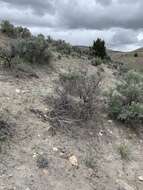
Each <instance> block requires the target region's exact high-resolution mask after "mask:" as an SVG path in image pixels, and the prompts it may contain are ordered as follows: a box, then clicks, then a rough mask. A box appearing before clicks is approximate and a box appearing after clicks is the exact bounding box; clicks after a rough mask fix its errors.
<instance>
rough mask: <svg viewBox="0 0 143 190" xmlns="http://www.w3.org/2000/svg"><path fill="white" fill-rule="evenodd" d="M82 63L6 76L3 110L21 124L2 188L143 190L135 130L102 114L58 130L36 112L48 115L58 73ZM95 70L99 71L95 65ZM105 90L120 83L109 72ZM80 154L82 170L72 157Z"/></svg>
mask: <svg viewBox="0 0 143 190" xmlns="http://www.w3.org/2000/svg"><path fill="white" fill-rule="evenodd" d="M80 62H81V60H79V59H78V60H76V59H74V60H73V59H67V58H63V59H62V60H61V61H59V62H56V63H54V64H56V67H55V68H56V69H50V70H49V69H48V68H47V67H46V66H45V67H44V68H41V69H40V70H39V69H38V68H37V69H36V68H35V70H34V71H35V72H36V74H37V75H38V76H39V78H28V77H26V78H16V77H14V76H13V75H11V74H10V73H7V72H4V71H1V72H0V89H1V90H0V105H1V110H2V111H3V112H5V114H6V115H8V117H9V119H11V118H13V120H14V122H15V123H16V125H15V128H16V132H15V136H14V138H13V139H12V140H10V141H9V143H7V144H5V145H3V146H2V152H1V154H0V190H60V189H61V190H81V189H82V190H132V189H134V190H142V189H143V181H142V180H141V176H143V163H142V161H143V150H142V149H143V140H142V138H141V135H140V136H138V135H137V134H136V133H135V132H134V131H132V130H131V129H129V128H127V127H125V126H122V125H121V124H118V123H115V122H114V121H112V120H110V119H109V118H108V116H107V114H105V113H104V111H103V113H100V117H99V118H98V120H97V121H96V122H89V123H84V124H83V125H75V126H71V127H69V128H68V129H65V128H64V129H63V128H60V127H59V128H57V129H56V130H55V131H53V130H52V131H51V129H52V128H51V124H50V122H48V121H44V120H43V119H42V118H40V117H38V116H37V115H36V114H34V113H33V112H31V111H30V110H31V109H34V110H36V109H38V110H40V111H42V113H44V112H46V111H47V110H48V109H50V107H48V105H47V104H46V103H45V101H44V100H45V97H47V96H49V95H50V94H52V93H53V89H54V86H55V85H56V80H57V79H58V73H59V72H63V71H65V70H66V69H67V68H68V66H69V65H71V64H73V65H74V63H75V65H76V64H78V63H80ZM89 69H90V70H91V71H92V72H94V70H96V69H95V68H94V67H92V66H91V68H89ZM104 70H105V71H104V82H103V87H104V88H105V89H106V90H107V89H108V88H109V87H111V86H112V85H113V83H114V81H115V79H114V76H113V74H112V71H111V70H110V69H108V68H106V67H105V68H104ZM123 143H125V144H126V145H127V146H128V147H129V150H130V155H129V160H123V159H122V158H121V155H120V154H119V151H118V147H119V146H120V145H121V144H123ZM37 155H43V156H44V157H45V158H46V159H47V160H48V167H46V168H39V167H38V166H37ZM72 155H74V156H75V157H76V158H77V161H78V167H75V166H73V165H72V164H71V163H70V161H69V157H70V156H72Z"/></svg>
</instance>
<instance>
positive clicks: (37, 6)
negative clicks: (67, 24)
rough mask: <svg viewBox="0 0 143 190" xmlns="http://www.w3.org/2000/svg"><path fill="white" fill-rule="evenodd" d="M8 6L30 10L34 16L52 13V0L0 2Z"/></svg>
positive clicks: (2, 0)
mask: <svg viewBox="0 0 143 190" xmlns="http://www.w3.org/2000/svg"><path fill="white" fill-rule="evenodd" d="M0 2H3V3H7V4H8V5H10V6H13V7H18V8H23V9H25V8H31V9H32V10H33V11H34V12H35V13H36V14H45V13H46V12H47V13H51V14H53V13H54V10H55V9H54V0H0Z"/></svg>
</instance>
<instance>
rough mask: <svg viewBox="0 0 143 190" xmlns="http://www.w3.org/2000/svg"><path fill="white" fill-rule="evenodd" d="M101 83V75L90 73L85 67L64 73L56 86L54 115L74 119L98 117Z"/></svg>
mask: <svg viewBox="0 0 143 190" xmlns="http://www.w3.org/2000/svg"><path fill="white" fill-rule="evenodd" d="M100 84H101V77H100V76H99V75H90V74H89V73H88V72H87V71H86V70H84V69H81V70H80V69H79V70H74V71H69V72H68V73H66V74H62V75H61V76H60V84H59V86H58V87H57V88H56V94H57V97H56V98H54V102H53V111H52V114H53V115H54V117H58V118H60V119H61V120H64V119H65V118H66V119H72V120H74V121H88V120H91V119H96V115H97V113H98V106H99V101H98V100H99V95H100ZM63 118H64V119H63Z"/></svg>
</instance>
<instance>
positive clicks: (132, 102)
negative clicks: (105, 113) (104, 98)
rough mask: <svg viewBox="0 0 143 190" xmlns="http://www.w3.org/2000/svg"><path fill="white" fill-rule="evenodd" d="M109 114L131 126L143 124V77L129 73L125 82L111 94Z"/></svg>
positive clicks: (118, 85) (135, 73)
mask: <svg viewBox="0 0 143 190" xmlns="http://www.w3.org/2000/svg"><path fill="white" fill-rule="evenodd" d="M108 108H109V113H110V115H111V116H112V117H113V118H115V119H117V120H120V121H123V122H126V123H130V124H134V123H136V124H140V123H143V76H142V74H140V73H137V72H135V71H129V72H128V73H127V75H126V76H125V77H124V81H122V82H121V83H119V84H117V87H116V88H115V89H113V90H112V91H111V92H110V98H109V104H108Z"/></svg>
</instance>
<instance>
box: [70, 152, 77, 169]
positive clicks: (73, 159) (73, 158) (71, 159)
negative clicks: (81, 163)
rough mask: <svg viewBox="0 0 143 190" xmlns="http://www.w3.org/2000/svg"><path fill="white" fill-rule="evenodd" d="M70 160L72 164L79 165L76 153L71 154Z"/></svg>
mask: <svg viewBox="0 0 143 190" xmlns="http://www.w3.org/2000/svg"><path fill="white" fill-rule="evenodd" d="M69 161H70V163H71V164H72V166H76V167H78V161H77V158H76V156H75V155H72V156H70V157H69Z"/></svg>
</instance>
